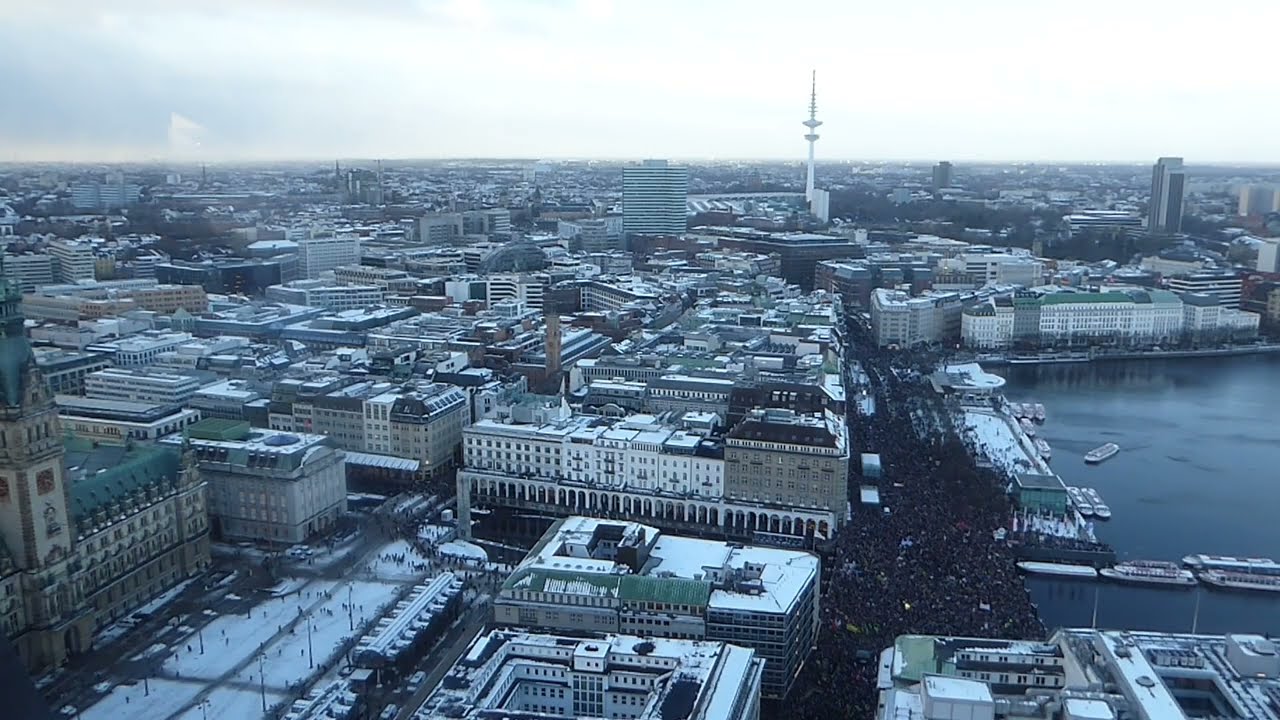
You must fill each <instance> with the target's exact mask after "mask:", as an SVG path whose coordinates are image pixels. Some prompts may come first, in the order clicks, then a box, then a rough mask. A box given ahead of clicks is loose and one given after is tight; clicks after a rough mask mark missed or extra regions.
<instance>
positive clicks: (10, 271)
mask: <svg viewBox="0 0 1280 720" xmlns="http://www.w3.org/2000/svg"><path fill="white" fill-rule="evenodd" d="M4 276H5V278H6V279H7V280H8V281H9V282H10V283H12V284H14V285H16V286H18V288H19V289H20V290H22V292H24V293H29V292H35V291H36V289H37V288H41V287H44V286H46V285H52V284H53V281H54V277H53V256H51V255H49V254H48V253H37V252H25V253H16V254H12V255H11V254H9V253H5V254H4Z"/></svg>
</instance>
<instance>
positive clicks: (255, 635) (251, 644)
mask: <svg viewBox="0 0 1280 720" xmlns="http://www.w3.org/2000/svg"><path fill="white" fill-rule="evenodd" d="M334 585H335V583H334V582H333V581H328V580H317V581H315V582H313V583H311V585H309V586H307V590H306V592H310V593H311V595H312V597H311V598H308V597H306V596H305V595H302V596H299V595H291V596H289V597H287V598H280V599H275V598H273V599H271V600H267V601H265V602H263V603H261V604H259V605H257V606H255V607H254V608H253V609H252V610H250V612H249V616H248V617H245V616H243V615H240V614H239V613H237V614H235V615H223V616H222V617H220V618H218V619H216V620H214V621H213V622H211V623H209V624H208V625H207V626H205V628H204V645H205V654H204V655H201V654H200V644H199V640H198V638H195V637H187V638H186V639H185V641H179V642H176V643H174V644H173V646H172V647H173V650H174V653H173V655H171V656H170V657H169V658H168V659H167V660H165V663H164V671H165V672H167V673H178V674H180V676H181V677H198V678H203V679H206V680H214V679H217V678H218V677H220V676H221V675H223V674H224V673H226V672H228V671H229V670H231V668H233V667H235V666H236V665H238V664H239V663H240V661H241V660H243V659H245V658H246V657H249V656H250V655H252V654H253V652H254V651H255V650H256V649H257V647H258V645H260V644H261V643H263V642H266V641H267V640H269V639H270V638H271V636H272V635H274V634H276V632H277V631H278V630H279V628H280V627H281V626H283V625H285V624H287V623H288V622H289V621H290V620H293V619H294V618H296V617H297V616H298V608H303V609H304V610H305V609H306V608H307V607H309V606H310V605H311V604H312V603H314V602H315V599H314V598H315V594H316V592H317V591H322V590H332V589H333V588H334ZM188 646H189V647H191V651H190V652H188V651H187V647H188Z"/></svg>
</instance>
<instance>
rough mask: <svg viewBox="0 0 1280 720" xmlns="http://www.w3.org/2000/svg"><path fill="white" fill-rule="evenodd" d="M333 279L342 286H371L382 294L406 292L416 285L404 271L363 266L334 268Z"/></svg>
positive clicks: (411, 277)
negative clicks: (380, 290) (378, 289)
mask: <svg viewBox="0 0 1280 720" xmlns="http://www.w3.org/2000/svg"><path fill="white" fill-rule="evenodd" d="M333 279H334V280H336V281H337V282H339V283H342V284H343V285H373V286H376V287H379V288H382V290H383V292H384V293H398V292H407V291H410V290H412V289H413V288H414V286H416V285H417V283H418V280H417V279H416V278H414V277H413V276H412V275H410V274H409V273H407V272H405V271H404V270H396V269H394V268H380V267H368V266H365V265H343V266H342V267H338V268H334V269H333Z"/></svg>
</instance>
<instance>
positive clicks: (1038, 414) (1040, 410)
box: [1031, 403, 1045, 422]
mask: <svg viewBox="0 0 1280 720" xmlns="http://www.w3.org/2000/svg"><path fill="white" fill-rule="evenodd" d="M1031 414H1032V418H1033V419H1034V420H1035V421H1036V422H1044V417H1045V416H1044V405H1042V404H1040V403H1036V404H1035V405H1032V406H1031Z"/></svg>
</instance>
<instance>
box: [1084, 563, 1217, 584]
mask: <svg viewBox="0 0 1280 720" xmlns="http://www.w3.org/2000/svg"><path fill="white" fill-rule="evenodd" d="M1098 574H1099V575H1101V576H1102V577H1104V578H1106V579H1108V580H1115V581H1116V582H1130V583H1142V584H1151V585H1177V586H1179V587H1191V586H1192V585H1195V584H1196V576H1195V574H1194V573H1192V572H1191V571H1190V570H1184V569H1182V568H1180V567H1178V566H1177V565H1176V564H1174V563H1171V562H1164V561H1161V560H1135V561H1132V562H1123V563H1119V564H1117V565H1116V566H1115V567H1109V568H1103V569H1102V570H1099V571H1098Z"/></svg>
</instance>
